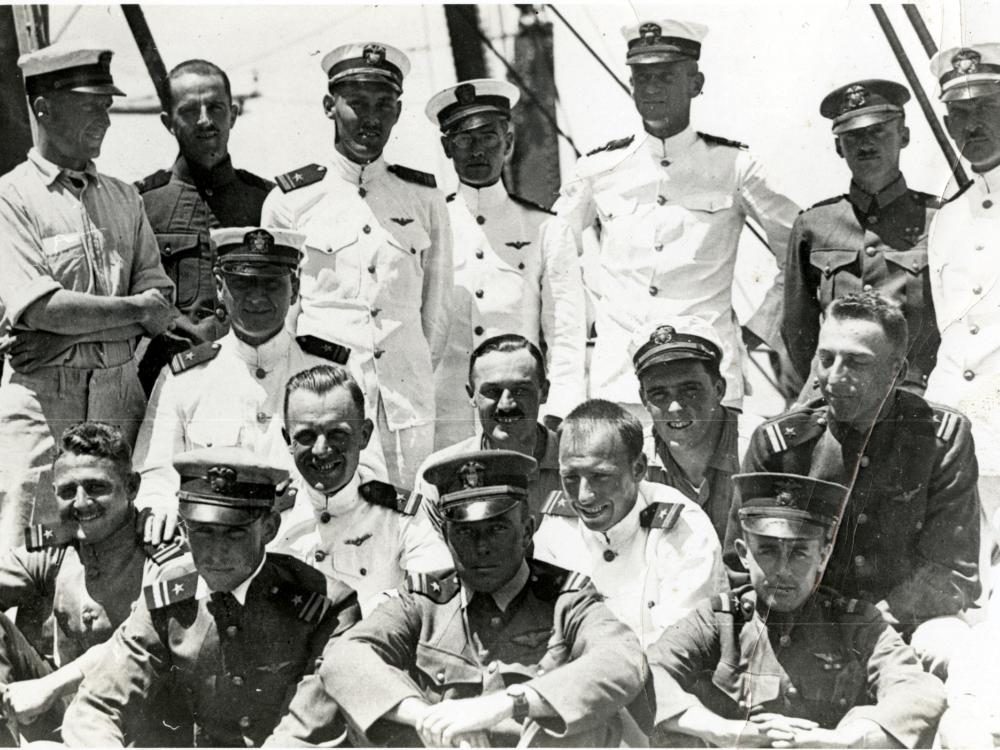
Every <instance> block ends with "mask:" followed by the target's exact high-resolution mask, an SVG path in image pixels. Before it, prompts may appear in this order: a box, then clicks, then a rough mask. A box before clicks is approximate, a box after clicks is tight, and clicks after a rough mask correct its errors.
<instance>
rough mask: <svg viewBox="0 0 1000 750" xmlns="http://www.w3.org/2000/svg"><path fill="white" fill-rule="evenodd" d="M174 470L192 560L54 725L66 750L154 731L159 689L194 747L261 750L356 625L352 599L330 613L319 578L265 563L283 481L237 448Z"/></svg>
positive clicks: (291, 565)
mask: <svg viewBox="0 0 1000 750" xmlns="http://www.w3.org/2000/svg"><path fill="white" fill-rule="evenodd" d="M174 468H175V469H176V470H177V472H178V473H179V474H180V476H181V488H180V491H179V493H178V497H179V499H180V503H179V508H178V509H179V512H180V516H181V518H182V519H183V520H184V522H185V524H186V525H187V529H188V535H189V539H190V545H191V557H190V558H187V560H186V561H185V562H186V565H185V566H184V568H183V569H182V570H180V571H178V568H179V567H180V565H181V563H180V562H178V563H175V566H174V568H173V570H174V571H175V572H177V573H179V574H177V575H172V576H169V577H167V576H161V577H160V579H159V580H155V581H153V582H152V583H151V584H150V585H148V586H146V588H145V590H144V598H143V599H142V600H140V601H139V603H138V604H137V606H136V607H135V609H134V610H133V611H132V613H131V614H130V615H129V617H128V619H126V620H125V622H124V623H123V624H122V626H121V627H120V628H119V629H118V630H117V631H116V632H115V634H114V636H113V637H112V639H111V640H110V641H109V643H108V646H107V649H108V650H107V652H106V653H105V655H104V659H103V661H102V663H101V664H100V665H98V666H97V667H96V668H95V669H93V670H92V671H90V672H89V673H88V674H87V675H86V677H85V678H84V681H83V684H82V685H81V686H80V690H79V692H78V693H77V696H76V698H75V699H74V701H73V703H72V704H71V705H70V707H69V709H68V710H67V712H66V720H65V722H64V723H63V739H64V741H65V742H66V743H67V744H69V745H71V746H84V747H94V746H109V745H117V746H122V745H124V743H125V742H126V741H128V740H129V739H130V738H129V737H128V736H127V735H126V733H125V731H124V728H125V727H126V725H127V724H128V722H129V721H130V720H134V719H136V718H138V717H144V718H145V721H147V722H149V723H155V724H159V723H160V722H161V721H162V717H161V716H159V715H158V713H157V708H158V705H157V704H156V703H154V702H152V701H150V702H147V701H146V697H147V696H148V695H149V694H150V693H151V692H152V691H154V690H156V689H157V688H162V687H164V686H166V685H173V686H176V688H175V695H177V697H178V700H180V701H182V702H183V703H184V708H185V709H186V711H185V712H186V714H187V716H186V718H188V719H189V720H190V721H192V722H193V723H194V738H193V740H194V744H197V745H201V746H218V747H250V746H253V745H258V744H260V742H261V741H262V740H263V739H264V738H265V737H267V736H268V735H269V734H270V733H271V730H272V729H273V728H274V727H275V725H276V724H277V723H278V721H279V720H280V719H281V717H282V715H283V713H284V711H285V708H286V707H287V705H288V701H289V700H290V699H291V697H292V695H293V694H294V692H295V688H296V685H297V684H298V682H299V680H300V679H301V677H302V676H303V675H304V674H307V673H309V672H311V671H312V670H313V669H314V668H315V666H316V660H317V659H318V658H319V656H320V654H321V653H322V651H323V648H324V646H325V645H326V644H327V641H329V640H330V639H331V638H335V637H337V635H338V634H339V633H340V632H342V631H343V630H344V629H346V628H347V627H350V625H352V624H353V623H354V622H355V621H356V620H357V616H358V608H357V600H356V597H355V596H354V593H353V592H351V591H347V592H346V594H345V596H344V598H343V599H342V600H340V601H338V602H332V601H330V600H329V599H327V597H326V596H324V593H325V591H326V582H325V580H324V578H323V575H322V574H320V573H319V572H318V571H316V570H313V569H312V568H310V567H309V566H307V565H305V564H304V563H302V562H299V561H298V560H295V559H294V558H291V557H287V556H285V555H273V554H266V553H265V550H264V547H265V545H267V543H268V542H270V541H271V540H272V539H273V538H274V536H275V534H276V533H277V531H278V524H279V523H280V519H279V517H278V514H277V513H275V511H274V502H275V486H276V485H278V484H280V483H281V482H283V481H286V480H287V477H288V472H286V471H284V470H282V469H278V468H275V467H271V466H267V465H262V464H261V462H260V459H259V458H258V457H257V456H256V455H254V454H253V453H250V452H248V451H246V450H243V449H239V448H209V449H201V450H196V451H188V452H186V453H182V454H180V455H178V456H177V457H176V459H175V460H174ZM185 571H186V572H185ZM325 729H327V730H328V731H330V732H333V733H334V734H333V735H332V737H333V738H336V736H337V735H338V734H342V733H343V727H340V728H338V727H336V726H333V725H330V726H327V727H326V728H325Z"/></svg>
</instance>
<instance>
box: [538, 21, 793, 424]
mask: <svg viewBox="0 0 1000 750" xmlns="http://www.w3.org/2000/svg"><path fill="white" fill-rule="evenodd" d="M707 32H708V29H707V28H706V27H704V26H702V25H701V24H697V23H689V22H685V21H672V20H671V21H642V22H640V23H639V24H637V25H635V26H632V27H628V28H625V29H624V30H623V33H624V35H625V38H626V39H627V40H628V53H627V55H626V58H625V61H626V63H627V64H628V66H629V68H630V70H631V75H632V77H631V82H632V98H633V100H634V101H635V106H636V109H637V110H638V112H639V115H640V116H641V118H642V121H643V131H641V132H639V133H638V134H633V135H629V136H627V137H625V138H621V139H618V140H614V141H611V142H610V143H607V144H605V145H604V146H602V147H601V148H599V149H596V150H594V151H592V152H591V153H590V154H588V155H587V156H586V157H585V158H583V159H581V160H580V162H579V164H578V165H577V171H576V175H575V176H574V177H573V178H572V179H570V180H569V181H568V182H566V183H565V184H564V185H563V187H562V195H561V197H560V199H559V201H558V202H557V203H556V205H555V209H556V212H557V213H558V214H559V215H560V216H562V217H563V218H565V219H566V220H567V221H569V223H570V225H571V226H572V228H573V231H574V232H575V233H576V234H577V237H578V240H579V237H580V235H581V234H582V232H583V231H584V230H585V229H587V228H588V227H590V226H592V225H593V223H594V220H595V219H597V220H599V222H600V230H599V231H600V249H599V251H598V257H597V258H596V259H595V260H594V261H593V262H592V263H591V264H589V265H591V266H592V267H593V271H591V272H589V273H587V274H585V279H584V281H585V284H586V286H587V288H588V290H589V292H590V294H591V296H592V299H593V304H594V316H595V327H596V333H597V342H596V346H595V348H594V352H593V358H592V361H591V370H590V396H591V397H599V398H605V399H608V400H610V401H615V402H618V403H620V404H622V405H623V406H626V407H627V408H629V409H631V410H632V411H633V413H635V414H636V415H643V414H644V410H643V409H642V407H641V405H640V404H639V403H638V396H637V394H638V392H639V387H638V383H637V382H636V377H635V372H634V371H633V369H632V361H631V359H630V357H629V355H628V351H627V349H626V343H627V342H628V340H629V338H630V335H631V332H632V331H633V330H635V329H636V328H637V327H639V326H641V325H642V324H643V323H647V322H650V321H653V320H658V319H661V318H663V317H664V316H666V315H699V316H701V317H703V318H705V319H707V320H708V321H709V322H710V323H712V324H713V325H714V326H715V328H716V330H718V332H719V336H720V338H721V339H722V342H723V360H722V373H723V375H724V376H725V378H726V401H725V404H726V405H727V406H733V407H736V408H739V407H740V405H741V404H742V400H743V393H744V379H743V365H744V360H745V357H746V353H745V350H744V345H743V342H742V340H741V335H740V327H739V324H738V323H737V321H736V316H735V313H734V311H733V304H732V287H733V269H734V266H735V263H736V248H737V244H738V243H739V239H740V234H741V233H742V231H743V224H744V221H745V219H746V218H747V216H750V217H752V218H753V219H754V220H755V221H757V222H758V223H759V224H760V225H761V226H762V227H763V228H764V230H765V231H766V233H767V237H768V241H769V243H770V249H771V252H772V253H774V254H775V257H776V259H777V260H778V264H779V266H780V265H782V264H783V262H784V253H785V248H786V247H787V243H788V234H789V230H790V229H791V226H792V222H793V221H794V220H795V216H796V214H798V210H799V209H798V207H797V206H796V205H795V204H794V203H792V201H790V200H788V199H787V198H785V197H784V196H783V195H781V194H779V193H777V192H775V190H774V189H773V187H772V185H771V184H770V183H769V182H768V180H767V179H766V177H765V176H764V173H763V170H762V169H761V166H760V164H759V163H758V162H757V161H756V160H755V159H754V158H753V157H752V156H750V154H749V152H748V151H747V150H746V146H744V145H743V144H740V143H736V142H735V141H730V140H726V139H724V138H719V137H716V136H711V135H706V134H704V133H699V132H697V131H695V130H694V128H693V127H692V126H691V121H690V120H691V101H692V100H693V99H694V98H695V97H696V96H698V95H699V94H701V90H702V86H703V85H704V82H705V76H704V75H703V74H702V73H701V72H700V71H699V70H698V59H699V57H700V56H701V46H702V45H701V42H702V40H703V39H704V37H705V35H706V34H707ZM585 265H587V264H585ZM780 296H781V289H780V283H778V284H776V285H775V287H774V288H772V289H771V291H770V292H769V293H768V298H766V299H765V301H764V304H763V305H762V306H761V308H760V309H759V310H758V312H757V314H756V315H755V316H754V318H753V319H752V320H751V321H749V322H748V323H747V327H748V328H749V329H750V330H751V331H753V333H754V334H756V335H757V336H758V337H759V338H761V339H762V340H764V341H766V342H767V343H768V344H769V345H770V346H771V347H772V348H774V349H775V350H780V348H781V342H780V336H779V330H778V327H779V324H780V315H778V314H777V313H779V312H780V303H781V299H780Z"/></svg>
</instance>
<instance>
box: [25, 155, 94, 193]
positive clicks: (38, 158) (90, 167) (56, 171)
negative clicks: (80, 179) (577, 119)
mask: <svg viewBox="0 0 1000 750" xmlns="http://www.w3.org/2000/svg"><path fill="white" fill-rule="evenodd" d="M28 161H30V162H31V163H32V164H33V165H34V167H35V169H37V170H38V174H39V175H40V176H41V178H42V181H43V183H44V184H45V186H46V187H48V186H49V185H51V184H52V183H53V182H55V181H56V180H57V179H59V176H60V175H62V174H67V175H69V174H77V172H76V171H75V170H71V169H65V168H64V167H60V166H59V165H58V164H55V163H53V162H51V161H49V160H48V159H46V158H45V157H44V156H42V154H41V152H40V151H39V150H38V149H37V148H36V147H34V146H32V147H31V149H30V150H29V151H28ZM83 174H84V175H86V176H87V177H88V178H90V180H91V181H92V182H97V165H96V164H94V162H93V161H88V162H87V166H85V167H84V168H83Z"/></svg>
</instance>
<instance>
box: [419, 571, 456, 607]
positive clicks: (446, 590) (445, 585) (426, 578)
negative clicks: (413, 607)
mask: <svg viewBox="0 0 1000 750" xmlns="http://www.w3.org/2000/svg"><path fill="white" fill-rule="evenodd" d="M406 588H407V589H408V590H409V591H410V592H411V593H414V594H420V595H421V596H426V597H427V598H428V599H430V600H431V601H432V602H435V603H436V604H444V603H445V602H450V601H451V600H452V599H454V598H455V594H457V593H458V590H459V589H460V588H461V584H459V582H458V576H457V575H455V571H453V570H439V571H437V572H435V573H415V572H412V571H409V570H408V571H406Z"/></svg>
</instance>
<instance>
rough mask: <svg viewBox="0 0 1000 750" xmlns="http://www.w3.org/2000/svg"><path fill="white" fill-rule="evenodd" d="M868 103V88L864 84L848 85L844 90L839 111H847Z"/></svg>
mask: <svg viewBox="0 0 1000 750" xmlns="http://www.w3.org/2000/svg"><path fill="white" fill-rule="evenodd" d="M867 103H868V89H866V88H865V87H864V86H849V87H848V88H847V91H845V92H844V103H843V104H842V105H841V107H840V111H841V113H844V112H849V111H850V110H852V109H860V108H861V107H863V106H865V105H866V104H867Z"/></svg>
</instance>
